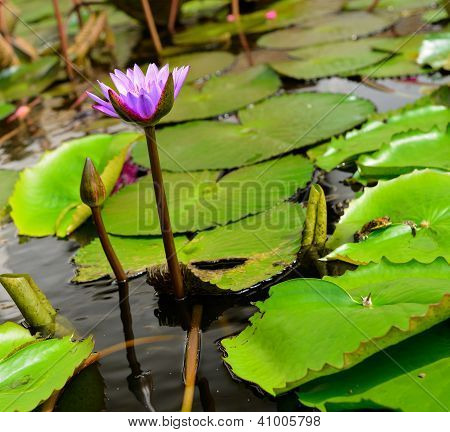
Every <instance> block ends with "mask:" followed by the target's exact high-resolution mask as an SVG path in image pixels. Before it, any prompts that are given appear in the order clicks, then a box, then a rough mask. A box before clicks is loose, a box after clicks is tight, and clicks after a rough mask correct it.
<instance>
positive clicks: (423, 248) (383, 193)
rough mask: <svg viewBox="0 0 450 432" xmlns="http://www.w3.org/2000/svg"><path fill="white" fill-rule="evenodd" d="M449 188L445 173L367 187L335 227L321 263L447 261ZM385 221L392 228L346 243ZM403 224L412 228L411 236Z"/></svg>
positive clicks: (413, 175) (449, 176) (422, 174)
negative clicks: (386, 218)
mask: <svg viewBox="0 0 450 432" xmlns="http://www.w3.org/2000/svg"><path fill="white" fill-rule="evenodd" d="M449 186H450V174H448V173H444V172H439V171H434V170H429V169H426V170H422V171H414V172H412V173H410V174H405V175H403V176H400V177H397V178H395V179H393V180H388V181H380V182H379V183H378V185H377V186H375V187H373V188H366V189H365V190H364V193H363V194H362V195H361V196H360V197H359V198H357V199H356V200H354V201H353V202H351V203H350V206H349V208H348V209H347V210H346V211H345V213H344V216H342V218H341V220H340V221H339V223H338V224H337V226H336V230H335V232H334V233H333V235H332V236H331V237H330V239H329V241H328V244H327V246H328V247H329V248H330V249H334V250H333V252H331V253H330V254H328V255H327V257H326V258H327V259H340V260H343V261H348V262H352V263H357V264H366V263H368V262H379V261H380V260H381V259H382V257H386V258H387V259H389V260H390V261H392V262H396V263H404V262H407V261H410V260H412V259H416V260H418V261H420V262H424V263H429V262H431V261H433V260H434V259H435V258H437V257H440V256H442V257H444V258H445V259H446V260H447V261H450V254H449V250H450V247H449V246H450V212H449V208H450V207H449V203H448V199H447V194H448V193H447V191H448V188H449ZM384 216H389V217H390V219H391V222H392V225H390V226H388V227H387V228H384V229H380V230H376V231H374V232H372V233H371V234H370V235H369V236H368V238H367V239H366V240H363V241H360V242H359V243H351V242H352V241H353V235H354V233H356V232H357V231H359V230H360V229H361V228H362V227H363V226H364V225H365V224H366V223H368V222H370V221H372V220H374V219H376V218H379V217H384ZM406 221H411V222H413V223H415V224H416V225H417V228H416V229H415V233H414V231H413V230H412V229H411V227H410V226H409V225H407V224H405V222H406Z"/></svg>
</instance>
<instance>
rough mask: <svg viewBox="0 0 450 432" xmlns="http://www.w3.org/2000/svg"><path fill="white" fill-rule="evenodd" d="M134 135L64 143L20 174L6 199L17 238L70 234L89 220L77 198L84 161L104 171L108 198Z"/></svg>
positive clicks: (85, 207) (123, 134)
mask: <svg viewBox="0 0 450 432" xmlns="http://www.w3.org/2000/svg"><path fill="white" fill-rule="evenodd" d="M138 136H139V135H138V134H136V133H121V134H117V135H102V134H99V135H90V136H87V137H85V138H80V139H76V140H73V141H68V142H67V143H65V144H63V145H62V146H61V147H59V148H58V149H56V150H54V151H52V152H49V153H46V154H45V155H44V156H43V158H42V159H41V160H40V161H39V162H38V163H37V164H36V165H35V166H33V167H31V168H27V169H25V170H24V171H22V172H21V174H20V177H19V180H18V182H17V183H16V186H15V189H14V193H13V195H12V196H11V198H10V205H11V207H12V211H11V217H12V218H13V220H14V222H15V224H16V226H17V228H18V231H19V234H23V235H29V236H36V237H42V236H47V235H53V234H57V235H58V236H59V237H64V236H66V235H67V234H70V233H71V232H73V231H74V230H75V229H76V228H77V227H79V226H80V225H81V224H82V223H83V222H84V221H85V220H86V219H87V218H88V217H89V216H90V209H89V207H87V206H86V205H84V204H82V202H81V199H80V180H81V173H82V171H83V166H84V162H85V158H86V157H90V158H91V159H92V161H93V162H94V164H95V166H96V168H97V170H98V171H99V172H100V173H102V174H101V176H102V180H103V182H104V183H105V186H106V189H107V193H108V194H109V193H110V192H111V191H112V189H113V187H114V184H115V182H116V180H117V178H118V177H119V175H120V171H121V169H122V165H123V163H124V162H125V157H126V153H127V150H128V148H129V146H130V144H131V143H132V142H133V141H134V140H135V139H136V138H137V137H138Z"/></svg>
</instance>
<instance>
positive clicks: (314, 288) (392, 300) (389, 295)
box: [222, 261, 449, 395]
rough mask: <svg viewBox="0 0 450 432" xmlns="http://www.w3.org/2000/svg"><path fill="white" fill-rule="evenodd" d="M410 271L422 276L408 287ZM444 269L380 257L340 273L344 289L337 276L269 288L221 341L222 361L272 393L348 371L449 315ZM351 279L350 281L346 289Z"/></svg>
mask: <svg viewBox="0 0 450 432" xmlns="http://www.w3.org/2000/svg"><path fill="white" fill-rule="evenodd" d="M411 268H413V269H414V271H415V272H418V273H421V276H422V277H421V278H420V279H418V280H416V281H415V284H414V287H413V286H411V284H410V283H409V280H410V279H409V278H410V272H411ZM361 272H362V273H364V277H363V278H360V277H359V274H360V273H361ZM422 272H423V273H422ZM448 273H449V267H448V265H447V264H446V263H445V262H444V261H436V262H435V263H433V264H431V265H423V264H420V263H409V264H407V265H392V264H389V263H387V262H386V261H385V262H383V263H381V264H380V265H376V266H375V265H374V266H371V267H368V268H362V269H357V270H355V271H353V272H351V273H348V272H347V273H345V274H344V276H342V278H344V279H343V280H344V284H343V285H342V286H341V285H340V280H341V278H339V277H335V278H329V279H328V280H320V279H293V280H290V281H287V282H283V283H281V284H278V285H275V286H273V287H272V288H271V289H270V295H269V298H268V299H267V300H266V301H264V302H257V303H256V306H257V307H258V309H259V311H258V312H257V313H256V314H255V315H253V317H252V318H251V319H250V325H249V326H248V327H247V328H246V329H245V330H244V331H243V332H242V333H240V334H239V335H237V336H234V337H230V338H226V339H224V340H222V345H223V346H224V348H225V349H226V354H227V356H226V357H225V361H226V362H227V363H228V365H229V366H230V367H231V369H232V371H233V373H234V374H236V375H237V376H238V377H240V378H242V379H244V380H246V381H250V382H252V383H255V384H257V385H258V386H259V387H261V388H262V389H264V390H265V391H266V392H268V393H270V394H272V395H278V394H281V393H284V392H286V391H288V390H290V389H292V388H295V387H297V386H298V385H300V384H302V383H305V382H308V381H311V380H313V379H315V378H318V377H320V376H325V375H330V374H333V373H336V372H338V371H340V370H345V369H348V368H350V367H352V366H354V365H356V364H358V363H360V362H361V361H363V360H364V359H365V358H367V357H369V356H371V355H372V354H374V353H376V352H377V351H380V350H381V349H384V348H387V347H389V346H392V345H394V344H396V343H398V342H400V341H402V340H404V339H407V338H408V337H411V336H413V335H414V334H417V333H419V332H421V331H424V330H426V329H428V328H430V327H432V326H433V325H435V324H436V323H438V322H440V321H443V320H445V319H446V318H448V317H449V308H448V295H449V292H448V284H447V282H446V279H448ZM369 275H370V277H369ZM371 276H374V279H373V280H372V279H371ZM383 276H384V277H383ZM368 277H369V279H368ZM349 278H350V279H353V278H355V283H354V284H352V285H351V286H352V289H351V291H350V293H348V292H347V291H346V290H345V287H346V285H347V284H346V282H348V279H349ZM368 280H369V281H371V284H370V287H367V281H368ZM405 282H406V283H405ZM369 293H371V299H372V306H371V307H365V306H363V305H362V304H361V299H360V297H359V296H360V295H364V296H367V295H369Z"/></svg>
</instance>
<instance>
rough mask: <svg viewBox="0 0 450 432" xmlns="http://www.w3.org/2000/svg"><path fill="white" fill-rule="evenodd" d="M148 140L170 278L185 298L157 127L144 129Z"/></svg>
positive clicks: (179, 293) (178, 294) (179, 295)
mask: <svg viewBox="0 0 450 432" xmlns="http://www.w3.org/2000/svg"><path fill="white" fill-rule="evenodd" d="M144 130H145V137H146V138H147V147H148V154H149V157H150V166H151V169H152V177H153V187H154V189H155V198H156V205H157V207H158V215H159V224H160V226H161V232H162V237H163V242H164V249H165V251H166V259H167V265H168V266H169V272H170V276H171V278H172V284H173V288H174V292H175V296H176V297H177V298H178V299H182V298H184V287H183V277H182V276H181V269H180V265H179V263H178V257H177V251H176V249H175V241H174V239H173V233H172V227H171V224H170V217H169V209H168V207H167V199H166V192H165V190H164V181H163V176H162V171H161V164H160V162H159V155H158V147H157V144H156V136H155V127H154V126H148V127H146V128H144Z"/></svg>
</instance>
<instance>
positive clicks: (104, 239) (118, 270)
mask: <svg viewBox="0 0 450 432" xmlns="http://www.w3.org/2000/svg"><path fill="white" fill-rule="evenodd" d="M91 210H92V217H93V218H94V223H95V227H96V228H97V234H98V237H99V238H100V243H101V244H102V247H103V251H104V252H105V255H106V258H107V259H108V262H109V264H110V266H111V268H112V270H113V272H114V275H115V276H116V279H117V282H118V283H121V282H126V280H127V275H126V273H125V271H124V270H123V267H122V264H120V261H119V258H117V255H116V253H115V252H114V249H113V247H112V244H111V242H110V241H109V237H108V233H107V232H106V229H105V225H104V223H103V219H102V214H101V211H100V207H91Z"/></svg>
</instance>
